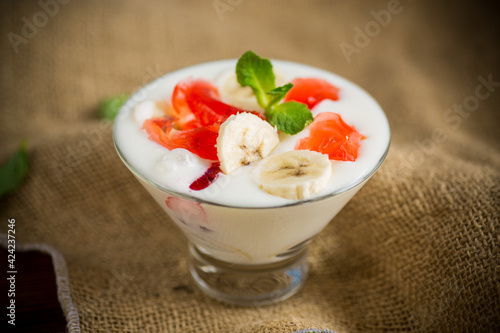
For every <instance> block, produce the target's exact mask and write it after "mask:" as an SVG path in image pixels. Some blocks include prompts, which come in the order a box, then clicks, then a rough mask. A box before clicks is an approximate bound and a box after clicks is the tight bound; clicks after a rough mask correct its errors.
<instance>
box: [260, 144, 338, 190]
mask: <svg viewBox="0 0 500 333" xmlns="http://www.w3.org/2000/svg"><path fill="white" fill-rule="evenodd" d="M258 169H259V170H258V171H257V183H258V184H259V187H260V188H262V189H263V190H264V191H266V192H267V193H269V194H273V195H277V196H280V197H283V198H287V199H295V200H297V199H308V198H310V197H311V196H312V195H314V194H316V193H319V192H320V191H322V190H323V189H325V187H326V186H327V184H328V180H329V179H330V177H331V176H332V164H331V162H330V160H329V159H328V156H327V155H323V154H320V153H317V152H315V151H308V150H294V151H289V152H286V153H282V154H279V155H273V156H270V157H268V158H266V159H264V160H263V161H262V162H260V165H259V167H258Z"/></svg>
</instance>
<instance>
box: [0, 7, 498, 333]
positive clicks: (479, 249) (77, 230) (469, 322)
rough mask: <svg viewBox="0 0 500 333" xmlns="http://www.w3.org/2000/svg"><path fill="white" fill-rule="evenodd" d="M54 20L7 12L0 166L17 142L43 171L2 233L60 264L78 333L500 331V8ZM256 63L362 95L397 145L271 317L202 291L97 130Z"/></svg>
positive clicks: (174, 234)
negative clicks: (139, 101)
mask: <svg viewBox="0 0 500 333" xmlns="http://www.w3.org/2000/svg"><path fill="white" fill-rule="evenodd" d="M63 2H66V3H63ZM47 3H50V4H52V7H50V6H49V5H45V4H47ZM54 3H55V1H49V0H45V1H43V0H42V1H40V2H37V1H2V2H1V3H0V12H1V16H2V19H1V21H0V35H1V36H2V39H1V40H2V41H1V50H0V55H1V78H0V82H1V83H0V96H1V98H0V103H1V104H0V105H1V120H0V136H1V147H2V148H1V151H0V160H1V161H5V159H6V158H7V156H8V155H10V154H11V153H12V152H13V151H14V150H15V149H16V147H17V146H18V144H19V143H20V141H21V140H22V139H23V138H28V140H29V149H28V151H29V156H30V160H31V167H30V172H29V175H28V177H27V179H26V181H25V182H24V184H23V185H22V186H21V187H20V188H19V189H18V190H17V191H16V192H15V193H13V194H11V195H8V196H6V197H4V198H2V199H1V203H0V205H1V206H0V207H1V221H2V223H1V224H2V230H5V229H6V224H7V223H6V220H7V218H8V217H10V218H12V217H14V218H16V227H17V233H16V236H17V239H18V241H19V242H29V243H46V244H49V245H51V246H53V247H54V248H56V249H58V250H59V251H60V252H61V253H62V254H63V255H64V256H65V259H66V261H67V264H68V271H69V280H70V289H71V294H72V297H73V300H74V303H75V306H76V308H77V310H78V312H79V316H80V321H81V328H82V331H83V332H291V331H295V330H299V329H305V328H317V329H330V330H335V331H337V332H378V331H392V332H466V331H467V332H473V331H474V332H486V331H495V330H498V329H500V324H499V323H500V300H499V297H500V296H499V295H500V283H499V278H500V276H499V274H500V268H499V263H500V254H499V242H500V235H499V230H500V223H499V218H500V216H499V215H500V214H499V197H500V153H499V141H500V140H499V138H500V131H499V129H498V128H499V125H500V121H499V120H500V116H499V112H498V107H499V105H500V103H499V102H500V83H498V82H500V71H499V62H498V59H499V55H500V54H499V47H498V36H499V35H500V29H499V27H500V25H499V24H498V20H497V18H496V16H495V15H496V14H495V13H496V12H497V11H496V10H495V8H493V7H488V6H486V5H482V4H478V3H477V2H474V4H473V2H472V1H471V2H470V5H468V4H466V3H464V2H456V1H455V2H446V3H442V2H441V3H440V4H437V3H436V2H435V1H434V2H432V1H423V0H419V1H403V0H401V1H400V2H398V1H395V0H392V1H385V0H384V1H370V2H367V1H365V2H362V1H349V2H348V1H344V2H340V1H308V2H306V1H273V2H270V1H268V2H265V1H248V0H247V1H245V0H243V1H229V0H217V1H212V0H203V1H147V2H139V1H131V0H130V1H106V2H104V1H77V0H73V1H69V2H67V1H62V0H61V3H60V4H59V5H58V6H55V5H54ZM48 6H49V7H48ZM44 8H45V9H44ZM47 8H48V9H47ZM50 8H52V9H50ZM56 9H57V11H56ZM384 11H385V12H384ZM44 12H45V13H48V14H45V18H46V21H44V17H43V16H44V15H42V14H40V13H44ZM384 13H385V14H386V15H385V16H384V15H383V14H384ZM387 13H389V15H387ZM27 22H28V23H27ZM35 23H36V24H37V26H34V27H35V29H33V28H31V30H30V27H29V24H35ZM25 26H26V27H25ZM360 31H361V32H360ZM10 33H13V34H15V35H17V36H18V37H14V35H13V34H10ZM362 35H365V37H364V38H363V36H362ZM9 36H10V37H9ZM16 38H22V39H16ZM248 49H251V50H254V51H255V52H256V53H258V54H260V55H262V56H265V57H269V58H279V59H285V60H291V61H297V62H303V63H308V64H311V65H314V66H318V67H321V68H324V69H327V70H330V71H332V72H336V73H338V74H340V75H342V76H344V77H346V78H348V79H350V80H352V81H354V82H356V83H358V84H360V85H361V86H362V87H364V88H365V89H366V90H368V91H369V92H370V93H371V94H372V95H373V96H374V97H375V98H376V99H377V100H378V101H379V102H380V104H381V105H382V107H383V108H384V110H385V111H386V113H387V115H388V117H389V121H390V124H391V128H392V133H393V135H392V147H391V150H390V153H389V156H388V158H387V160H386V162H385V164H384V165H383V166H382V168H381V169H380V170H379V172H378V173H377V174H376V175H375V176H374V177H373V178H372V179H371V181H370V182H369V183H368V184H367V185H366V186H365V187H364V188H363V189H362V190H361V191H360V192H359V193H358V194H357V195H356V197H355V198H354V199H353V200H352V201H351V202H350V203H349V204H348V205H347V206H346V207H345V209H344V210H343V211H342V212H341V213H340V214H339V215H338V216H337V217H336V218H335V219H334V221H333V222H332V223H330V224H329V226H328V227H327V228H326V229H325V230H324V231H323V232H322V233H321V234H320V235H319V236H318V237H317V239H316V240H315V241H314V242H313V243H312V252H311V257H310V260H311V275H310V277H309V279H308V281H307V283H306V285H305V287H304V288H303V289H302V290H301V291H300V292H299V293H298V294H297V295H296V296H294V297H293V298H291V299H290V300H288V301H286V302H283V303H280V304H277V305H274V306H267V307H262V308H240V307H235V306H228V305H224V304H221V303H218V302H216V301H213V300H211V299H209V298H207V297H206V296H204V295H203V294H202V293H201V292H200V291H199V290H197V289H196V288H195V286H194V284H193V282H191V280H190V278H189V276H188V271H187V267H186V257H187V248H186V241H185V239H184V237H183V235H182V234H181V233H180V232H179V230H177V228H176V227H175V226H174V225H173V223H171V221H169V220H168V218H167V217H166V216H165V214H164V212H163V211H162V210H161V209H160V207H158V206H157V205H156V203H154V202H153V200H152V199H151V198H150V197H149V195H148V194H147V193H146V192H145V190H144V189H143V188H142V187H141V186H140V185H139V183H138V182H137V181H135V179H134V178H133V176H132V175H131V174H130V173H129V171H128V170H127V169H126V168H125V166H123V165H122V163H121V161H120V160H119V158H118V156H117V154H116V153H115V151H114V147H113V143H112V133H111V127H110V125H109V124H107V123H104V122H101V121H100V120H99V118H98V114H97V109H98V105H99V102H100V101H101V100H102V99H103V98H105V97H106V96H108V95H114V94H119V93H122V92H131V91H133V90H135V89H136V88H138V87H139V86H140V85H142V84H144V83H145V82H147V81H150V80H151V79H153V78H154V77H156V76H159V75H162V74H164V73H167V72H169V71H172V70H175V69H178V68H181V67H185V66H188V65H192V64H195V63H201V62H205V61H211V60H216V59H224V58H237V57H238V56H240V55H241V54H242V53H243V52H244V51H246V50H248Z"/></svg>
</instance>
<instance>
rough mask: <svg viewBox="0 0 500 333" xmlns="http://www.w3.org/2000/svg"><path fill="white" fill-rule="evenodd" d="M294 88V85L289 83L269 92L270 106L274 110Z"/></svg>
mask: <svg viewBox="0 0 500 333" xmlns="http://www.w3.org/2000/svg"><path fill="white" fill-rule="evenodd" d="M292 87H293V84H291V83H287V84H285V85H284V86H281V87H278V88H274V89H273V90H271V91H268V92H267V96H269V97H270V100H269V104H268V106H269V107H271V108H272V107H273V106H274V105H276V104H278V103H279V102H280V101H281V100H282V99H283V98H285V95H286V93H287V92H288V91H289V90H290V89H292Z"/></svg>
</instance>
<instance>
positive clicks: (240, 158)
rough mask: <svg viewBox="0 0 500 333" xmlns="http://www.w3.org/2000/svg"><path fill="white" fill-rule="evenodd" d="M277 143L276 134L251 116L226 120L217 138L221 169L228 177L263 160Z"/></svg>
mask: <svg viewBox="0 0 500 333" xmlns="http://www.w3.org/2000/svg"><path fill="white" fill-rule="evenodd" d="M278 143H279V137H278V131H277V130H276V128H275V127H273V126H271V125H270V124H269V123H268V122H266V121H264V120H262V119H260V118H259V117H257V116H256V115H253V114H251V113H246V112H244V113H239V114H237V115H232V116H231V117H229V118H228V119H227V120H226V121H225V122H224V123H223V124H222V125H221V127H220V129H219V136H218V137H217V157H218V158H219V161H220V169H221V170H222V172H224V173H225V174H227V175H229V174H230V173H231V172H233V171H234V170H236V169H238V168H239V167H242V166H244V165H248V164H250V163H252V162H255V161H258V160H261V159H263V158H264V157H266V156H267V155H269V154H270V153H271V151H272V150H273V149H274V147H276V145H277V144H278Z"/></svg>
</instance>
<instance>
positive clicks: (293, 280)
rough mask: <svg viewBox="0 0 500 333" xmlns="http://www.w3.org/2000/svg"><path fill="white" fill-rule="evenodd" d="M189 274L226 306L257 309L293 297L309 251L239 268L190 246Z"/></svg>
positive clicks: (304, 274) (304, 273)
mask: <svg viewBox="0 0 500 333" xmlns="http://www.w3.org/2000/svg"><path fill="white" fill-rule="evenodd" d="M189 254H190V256H189V271H190V272H191V275H192V277H193V278H194V281H195V283H196V284H197V285H198V287H199V288H200V289H201V290H202V291H203V292H205V294H207V295H208V296H210V297H212V298H214V299H216V300H218V301H221V302H224V303H229V304H235V305H241V306H260V305H266V304H273V303H277V302H280V301H283V300H285V299H287V298H289V297H291V296H292V295H294V294H295V293H296V292H297V291H299V289H300V288H301V287H302V286H303V284H304V282H305V281H306V279H307V273H308V269H309V263H308V261H307V255H308V249H307V246H305V247H303V249H302V251H300V252H298V253H295V254H294V255H293V256H291V257H288V258H286V259H284V260H282V261H279V262H275V263H271V264H264V265H238V264H231V263H227V262H223V261H220V260H217V259H215V258H213V257H211V256H209V255H207V254H205V253H203V252H201V251H200V250H199V249H197V248H196V246H194V245H193V244H192V243H190V244H189Z"/></svg>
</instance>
